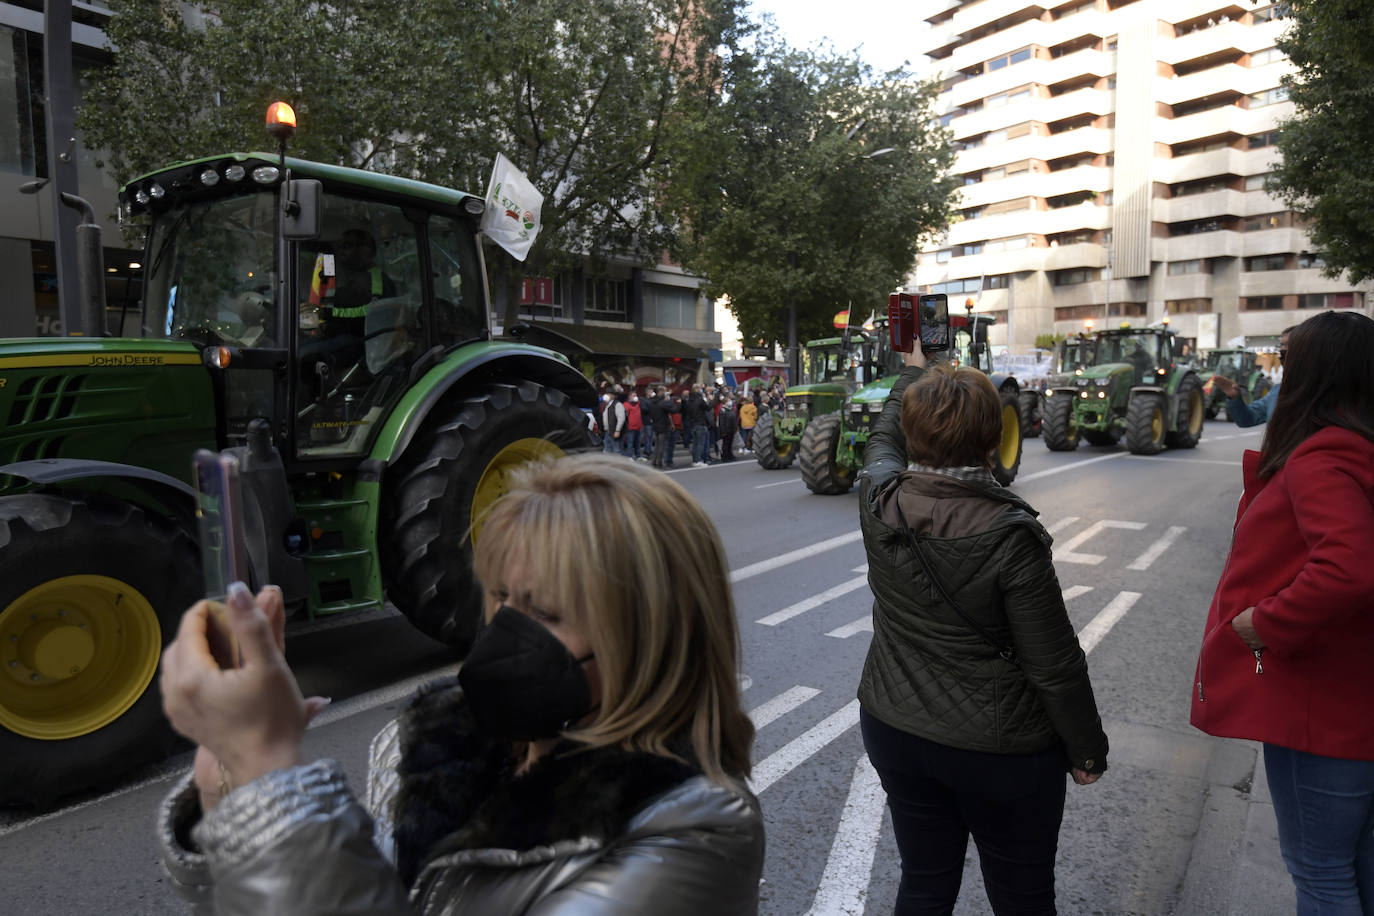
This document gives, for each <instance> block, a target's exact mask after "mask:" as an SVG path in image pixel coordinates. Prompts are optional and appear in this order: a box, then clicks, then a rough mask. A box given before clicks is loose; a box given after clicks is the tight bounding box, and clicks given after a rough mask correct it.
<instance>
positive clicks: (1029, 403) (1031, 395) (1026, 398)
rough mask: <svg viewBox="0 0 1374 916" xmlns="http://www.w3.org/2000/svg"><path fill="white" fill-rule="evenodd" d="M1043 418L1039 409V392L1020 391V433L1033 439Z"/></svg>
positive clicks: (1038, 433)
mask: <svg viewBox="0 0 1374 916" xmlns="http://www.w3.org/2000/svg"><path fill="white" fill-rule="evenodd" d="M1043 420H1044V415H1043V413H1042V411H1041V401H1040V392H1038V391H1022V392H1021V435H1023V436H1025V437H1026V438H1027V439H1034V438H1035V437H1036V436H1038V435H1040V425H1041V423H1042V421H1043Z"/></svg>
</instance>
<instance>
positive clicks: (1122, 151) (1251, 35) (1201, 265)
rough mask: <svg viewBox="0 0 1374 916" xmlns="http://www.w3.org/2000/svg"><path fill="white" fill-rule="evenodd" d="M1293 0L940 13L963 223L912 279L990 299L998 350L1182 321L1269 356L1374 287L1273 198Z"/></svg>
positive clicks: (1129, 0)
mask: <svg viewBox="0 0 1374 916" xmlns="http://www.w3.org/2000/svg"><path fill="white" fill-rule="evenodd" d="M1284 14H1285V7H1284V4H1282V3H1276V4H1261V5H1256V4H1254V3H1251V2H1249V0H1236V2H1226V0H1068V2H1062V3H1060V2H1055V0H1038V2H1037V0H937V2H935V3H934V4H932V11H931V12H930V14H929V15H928V16H927V18H926V22H927V24H928V26H929V29H928V31H926V32H925V33H924V35H923V38H922V41H921V50H922V51H923V52H924V53H925V54H926V56H927V59H928V62H927V65H926V68H927V69H926V73H927V75H930V76H935V77H937V78H939V79H941V80H942V81H943V88H942V92H941V94H940V96H939V101H938V103H937V109H936V115H937V117H938V118H939V121H940V123H941V124H942V125H943V126H945V127H948V128H949V129H950V130H951V131H952V134H953V139H954V143H955V145H956V151H957V152H956V157H955V165H954V169H955V172H956V174H957V175H959V176H960V178H961V180H962V182H963V188H962V190H961V193H960V200H959V204H958V207H959V211H958V215H957V217H956V219H955V221H954V222H953V224H952V225H951V226H950V228H949V230H948V232H947V233H946V234H945V236H944V237H943V238H942V239H941V240H939V241H938V242H936V243H934V244H932V245H930V246H928V247H927V248H926V249H925V250H923V251H922V252H921V255H920V259H919V263H918V265H917V268H916V270H915V273H914V276H913V277H911V278H910V281H911V282H912V283H913V284H914V285H915V286H917V287H918V288H919V289H921V290H922V291H923V292H925V291H929V292H945V293H948V294H949V296H950V302H951V306H952V307H959V306H963V305H964V304H965V302H966V301H968V300H972V301H973V302H974V304H975V308H976V309H977V310H978V311H980V312H987V313H991V314H993V315H995V316H996V317H997V318H998V319H999V320H998V324H997V326H996V327H995V328H994V330H993V337H992V339H993V342H994V343H1007V344H1010V345H1011V346H1012V347H1013V348H1016V349H1022V348H1026V347H1029V346H1031V345H1032V344H1033V343H1034V341H1035V338H1036V337H1037V336H1038V335H1039V334H1042V333H1047V332H1059V333H1071V332H1074V331H1077V330H1080V329H1081V328H1082V327H1083V325H1084V322H1085V321H1088V320H1091V321H1093V322H1094V325H1095V326H1096V327H1103V326H1115V325H1117V324H1118V323H1120V322H1129V323H1131V324H1136V325H1142V324H1148V323H1154V322H1157V321H1160V320H1161V319H1163V318H1164V317H1165V316H1168V318H1169V320H1170V323H1171V326H1172V327H1174V328H1175V329H1176V330H1177V331H1178V332H1179V333H1180V335H1181V336H1182V337H1183V338H1185V339H1187V340H1189V341H1191V342H1193V343H1194V344H1195V345H1201V346H1213V345H1218V344H1220V343H1222V342H1224V341H1226V340H1229V339H1231V338H1234V337H1237V336H1241V335H1243V336H1245V337H1246V339H1247V341H1249V342H1251V343H1252V344H1253V343H1259V344H1263V343H1267V342H1272V341H1276V340H1277V336H1278V333H1279V331H1280V330H1281V329H1282V328H1284V327H1287V326H1288V325H1290V324H1295V323H1297V322H1298V321H1301V320H1302V319H1303V318H1305V317H1307V316H1308V315H1310V314H1312V313H1313V311H1314V310H1317V309H1321V308H1358V309H1361V310H1363V311H1365V312H1366V313H1368V311H1369V305H1370V303H1369V302H1368V301H1367V294H1368V293H1369V292H1370V286H1369V285H1367V284H1366V285H1361V286H1353V285H1351V284H1350V283H1349V282H1348V281H1347V280H1346V279H1345V278H1337V279H1331V278H1327V277H1324V276H1323V275H1322V272H1321V268H1322V266H1323V264H1322V261H1321V256H1320V253H1319V252H1316V251H1314V250H1313V249H1312V245H1311V242H1310V239H1309V237H1308V234H1307V233H1306V232H1305V231H1304V230H1303V227H1302V226H1301V225H1300V224H1299V222H1298V221H1297V220H1296V219H1295V217H1294V214H1293V213H1292V212H1291V211H1289V210H1288V209H1287V208H1286V207H1285V205H1284V203H1283V201H1282V200H1280V199H1278V198H1277V197H1275V196H1273V195H1271V194H1269V193H1268V192H1267V191H1266V190H1265V178H1266V176H1267V175H1268V173H1269V172H1270V171H1272V169H1273V162H1274V159H1275V157H1276V155H1277V152H1276V149H1275V146H1274V143H1275V140H1276V138H1277V130H1278V126H1279V124H1280V123H1281V122H1282V121H1283V119H1284V118H1287V117H1289V116H1291V115H1292V113H1293V105H1292V103H1291V102H1289V101H1288V100H1287V93H1286V92H1285V91H1284V89H1283V88H1282V87H1281V85H1280V80H1281V78H1282V77H1283V76H1284V75H1285V74H1287V73H1290V72H1291V71H1292V69H1293V67H1292V64H1291V63H1290V62H1289V61H1288V60H1287V58H1286V57H1284V55H1283V54H1282V53H1281V52H1280V51H1279V50H1278V49H1277V48H1276V47H1275V42H1276V40H1277V38H1278V37H1279V35H1281V34H1282V32H1283V30H1284V29H1285V28H1286V27H1287V26H1286V20H1285V16H1284Z"/></svg>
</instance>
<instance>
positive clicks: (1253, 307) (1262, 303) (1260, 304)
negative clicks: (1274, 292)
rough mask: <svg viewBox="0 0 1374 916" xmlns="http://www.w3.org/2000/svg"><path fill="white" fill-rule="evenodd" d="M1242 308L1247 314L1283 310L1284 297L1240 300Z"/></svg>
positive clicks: (1256, 297) (1259, 297) (1248, 297)
mask: <svg viewBox="0 0 1374 916" xmlns="http://www.w3.org/2000/svg"><path fill="white" fill-rule="evenodd" d="M1240 307H1241V309H1242V310H1243V311H1246V312H1264V311H1273V310H1274V309H1281V308H1283V297H1282V296H1247V297H1245V298H1244V299H1241V300H1240Z"/></svg>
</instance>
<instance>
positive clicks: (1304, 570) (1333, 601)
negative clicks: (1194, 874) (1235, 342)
mask: <svg viewBox="0 0 1374 916" xmlns="http://www.w3.org/2000/svg"><path fill="white" fill-rule="evenodd" d="M1280 357H1281V358H1283V361H1284V376H1283V388H1282V390H1281V391H1280V393H1279V397H1278V401H1277V403H1276V404H1275V407H1274V414H1273V417H1272V419H1271V420H1270V421H1269V428H1268V430H1267V432H1266V433H1265V437H1264V445H1263V448H1262V449H1261V451H1260V452H1259V453H1258V454H1257V453H1255V452H1246V453H1245V462H1244V465H1245V492H1244V495H1243V496H1242V497H1241V501H1240V509H1239V513H1238V515H1237V519H1236V526H1235V536H1234V540H1233V542H1232V545H1231V555H1230V556H1229V557H1228V558H1227V560H1226V566H1225V568H1224V569H1223V570H1222V574H1221V581H1220V582H1219V583H1218V584H1217V590H1216V594H1215V595H1214V596H1213V598H1212V607H1211V610H1210V611H1209V612H1208V615H1207V631H1206V634H1205V636H1204V637H1203V641H1202V652H1201V655H1200V656H1199V658H1198V666H1197V676H1196V678H1195V679H1194V683H1193V700H1192V702H1193V710H1192V722H1193V724H1194V725H1196V726H1197V727H1198V728H1200V729H1202V730H1203V731H1205V732H1207V733H1208V734H1212V735H1219V736H1223V737H1230V738H1247V739H1250V740H1255V741H1262V742H1263V743H1264V763H1265V767H1266V769H1267V770H1268V775H1269V791H1270V794H1272V795H1273V798H1274V813H1275V815H1276V816H1277V819H1278V826H1279V846H1280V848H1281V850H1282V852H1283V858H1284V862H1285V863H1286V864H1287V866H1288V872H1289V874H1291V875H1292V877H1293V883H1294V884H1295V885H1296V887H1297V897H1298V907H1297V912H1298V914H1299V916H1308V914H1317V913H1321V914H1354V916H1360V914H1364V916H1368V914H1370V913H1374V676H1372V675H1371V671H1374V665H1372V664H1371V655H1372V654H1374V505H1371V503H1372V502H1374V321H1371V320H1370V319H1368V318H1366V317H1364V316H1363V315H1360V314H1358V313H1354V312H1323V313H1321V314H1320V315H1317V316H1315V317H1313V318H1310V319H1308V320H1307V321H1305V322H1303V323H1302V324H1301V325H1299V326H1298V327H1297V328H1296V329H1295V330H1294V331H1293V333H1292V337H1291V339H1290V341H1289V349H1288V352H1287V354H1284V353H1283V352H1280Z"/></svg>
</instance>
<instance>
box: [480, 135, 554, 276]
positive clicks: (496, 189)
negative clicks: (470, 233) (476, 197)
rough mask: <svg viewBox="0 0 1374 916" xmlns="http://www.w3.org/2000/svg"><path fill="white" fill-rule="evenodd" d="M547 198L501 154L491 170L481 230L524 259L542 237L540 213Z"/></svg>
mask: <svg viewBox="0 0 1374 916" xmlns="http://www.w3.org/2000/svg"><path fill="white" fill-rule="evenodd" d="M543 206H544V195H543V194H540V193H539V189H538V188H536V187H535V186H534V185H533V184H531V183H530V180H529V179H528V178H526V177H525V173H524V172H522V171H520V170H519V169H517V168H516V167H515V164H514V163H512V162H511V161H510V160H509V159H507V158H506V157H505V156H504V155H502V154H501V153H497V154H496V162H495V163H493V164H492V167H491V181H490V182H488V183H487V209H486V212H484V213H483V214H482V231H483V232H485V233H486V234H487V235H488V236H489V237H490V238H491V240H492V241H494V242H495V243H496V244H498V245H500V246H501V247H502V248H504V249H506V250H507V251H509V252H510V253H511V255H512V256H513V257H514V258H515V259H516V260H517V261H523V260H525V257H526V256H527V255H528V254H529V253H530V246H531V245H533V244H534V239H535V237H536V236H537V235H539V211H540V210H541V209H542V208H543Z"/></svg>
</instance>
